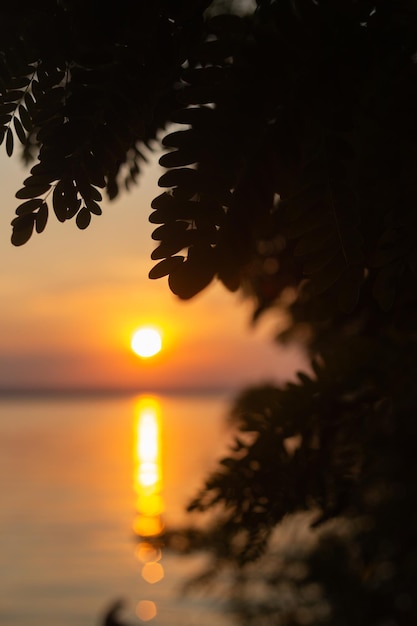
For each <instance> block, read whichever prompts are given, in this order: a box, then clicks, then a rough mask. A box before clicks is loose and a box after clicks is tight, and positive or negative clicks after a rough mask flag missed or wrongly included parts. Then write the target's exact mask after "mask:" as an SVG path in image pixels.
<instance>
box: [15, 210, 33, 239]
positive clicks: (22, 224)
mask: <svg viewBox="0 0 417 626" xmlns="http://www.w3.org/2000/svg"><path fill="white" fill-rule="evenodd" d="M34 222H35V215H34V214H33V213H29V214H26V215H22V216H19V217H16V218H15V219H14V220H13V221H12V224H13V232H12V244H13V245H14V246H22V245H23V244H25V243H26V242H27V241H29V239H30V238H31V236H32V233H33V226H34Z"/></svg>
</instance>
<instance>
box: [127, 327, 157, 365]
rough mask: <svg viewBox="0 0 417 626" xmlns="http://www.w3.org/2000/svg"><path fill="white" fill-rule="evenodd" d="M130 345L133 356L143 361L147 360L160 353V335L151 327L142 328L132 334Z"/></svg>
mask: <svg viewBox="0 0 417 626" xmlns="http://www.w3.org/2000/svg"><path fill="white" fill-rule="evenodd" d="M130 345H131V348H132V350H133V352H135V354H137V355H138V356H140V357H142V358H144V359H146V358H149V357H151V356H154V355H155V354H158V352H160V351H161V348H162V338H161V333H160V331H159V330H157V329H156V328H153V327H152V326H143V327H142V328H138V330H136V331H135V332H134V334H133V336H132V340H131V344H130Z"/></svg>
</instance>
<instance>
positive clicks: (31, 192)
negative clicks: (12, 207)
mask: <svg viewBox="0 0 417 626" xmlns="http://www.w3.org/2000/svg"><path fill="white" fill-rule="evenodd" d="M50 188H51V185H50V184H49V183H44V184H39V185H28V186H25V187H22V188H21V189H19V191H17V192H16V198H19V199H20V200H23V199H25V198H35V196H40V195H42V194H44V193H46V192H47V191H49V190H50Z"/></svg>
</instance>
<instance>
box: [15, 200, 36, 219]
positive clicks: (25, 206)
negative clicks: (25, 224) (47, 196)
mask: <svg viewBox="0 0 417 626" xmlns="http://www.w3.org/2000/svg"><path fill="white" fill-rule="evenodd" d="M42 203H43V200H42V198H33V199H32V200H27V201H26V202H23V203H22V204H20V205H19V206H18V207H17V209H16V215H25V214H26V213H33V211H35V210H36V209H38V208H39V207H40V206H41V204H42Z"/></svg>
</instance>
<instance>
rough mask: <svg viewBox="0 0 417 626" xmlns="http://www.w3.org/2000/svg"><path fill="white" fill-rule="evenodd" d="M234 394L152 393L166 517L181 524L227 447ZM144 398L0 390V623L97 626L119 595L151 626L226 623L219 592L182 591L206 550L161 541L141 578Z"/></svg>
mask: <svg viewBox="0 0 417 626" xmlns="http://www.w3.org/2000/svg"><path fill="white" fill-rule="evenodd" d="M228 401H229V399H228V398H226V397H224V396H194V397H193V396H170V397H168V396H154V399H153V402H154V406H157V409H158V414H159V417H160V427H161V432H160V441H161V463H162V498H163V502H164V509H165V511H164V514H163V519H164V523H165V524H166V525H167V526H172V525H178V524H183V523H184V520H185V514H184V507H185V505H186V504H187V502H188V500H189V499H190V498H191V497H192V496H193V495H194V494H195V492H196V490H197V489H198V487H199V486H200V485H201V484H202V480H203V478H204V476H206V474H207V472H208V471H209V470H210V469H211V468H213V467H214V466H215V460H216V459H217V458H219V456H220V455H221V453H222V452H223V451H224V450H225V447H226V442H227V437H228V434H227V431H226V428H225V424H224V416H225V414H226V409H227V406H228ZM141 406H143V397H142V400H141V401H140V398H139V396H136V397H135V396H126V397H118V398H97V397H94V398H79V397H78V398H75V397H65V398H25V399H19V400H18V399H1V400H0V488H1V501H0V566H1V567H0V623H1V624H2V626H9V625H10V626H41V625H42V626H53V625H57V626H73V625H74V626H75V624H76V625H77V626H91V625H94V624H95V625H99V624H100V616H101V615H102V614H103V611H105V609H106V607H107V606H108V604H110V603H111V602H112V601H114V600H116V599H118V598H121V597H122V598H125V599H126V601H127V605H128V610H127V611H126V613H125V615H126V619H128V620H129V623H131V624H140V623H144V618H145V617H146V616H145V614H144V613H143V612H142V613H141V612H140V611H139V609H138V607H139V606H142V607H143V606H145V605H143V602H144V601H145V602H147V603H153V604H152V606H153V607H154V608H155V609H156V615H155V617H154V618H153V619H151V620H150V621H148V623H150V624H155V626H156V625H157V624H158V625H162V626H165V625H166V626H168V625H170V626H176V625H179V624H181V626H186V625H187V624H196V625H197V624H198V625H199V626H200V625H201V626H204V625H205V624H209V623H210V624H212V622H213V619H215V620H216V621H217V623H218V626H221V625H223V624H225V625H226V624H228V623H229V621H228V618H227V616H226V614H225V613H224V607H223V606H222V605H221V603H219V602H218V601H216V600H214V599H213V598H210V597H209V596H206V595H204V594H200V595H199V596H198V597H196V596H187V595H184V594H182V593H181V583H182V582H183V581H185V580H186V579H187V578H188V577H189V576H191V575H192V574H193V572H198V571H199V569H200V568H201V566H202V558H203V556H202V555H194V556H192V557H179V556H177V555H174V554H172V553H169V551H167V550H163V551H162V557H161V559H160V561H159V564H160V565H161V566H162V568H159V570H160V572H162V573H163V577H162V578H161V579H160V580H159V581H157V582H155V583H151V582H148V581H146V580H144V578H143V576H142V568H143V563H141V562H140V559H138V557H137V551H136V554H135V546H136V547H137V544H136V543H135V541H134V539H133V532H132V525H133V524H134V521H135V518H136V510H135V509H136V499H137V494H135V489H134V485H135V472H136V471H137V469H136V468H137V458H135V455H136V454H137V441H136V440H135V438H136V437H137V421H138V418H139V416H138V412H139V411H140V407H141ZM140 603H142V605H141V604H140ZM146 606H148V605H146ZM149 606H151V605H149ZM138 611H139V614H140V615H142V619H141V618H140V617H138V615H137V612H138Z"/></svg>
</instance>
